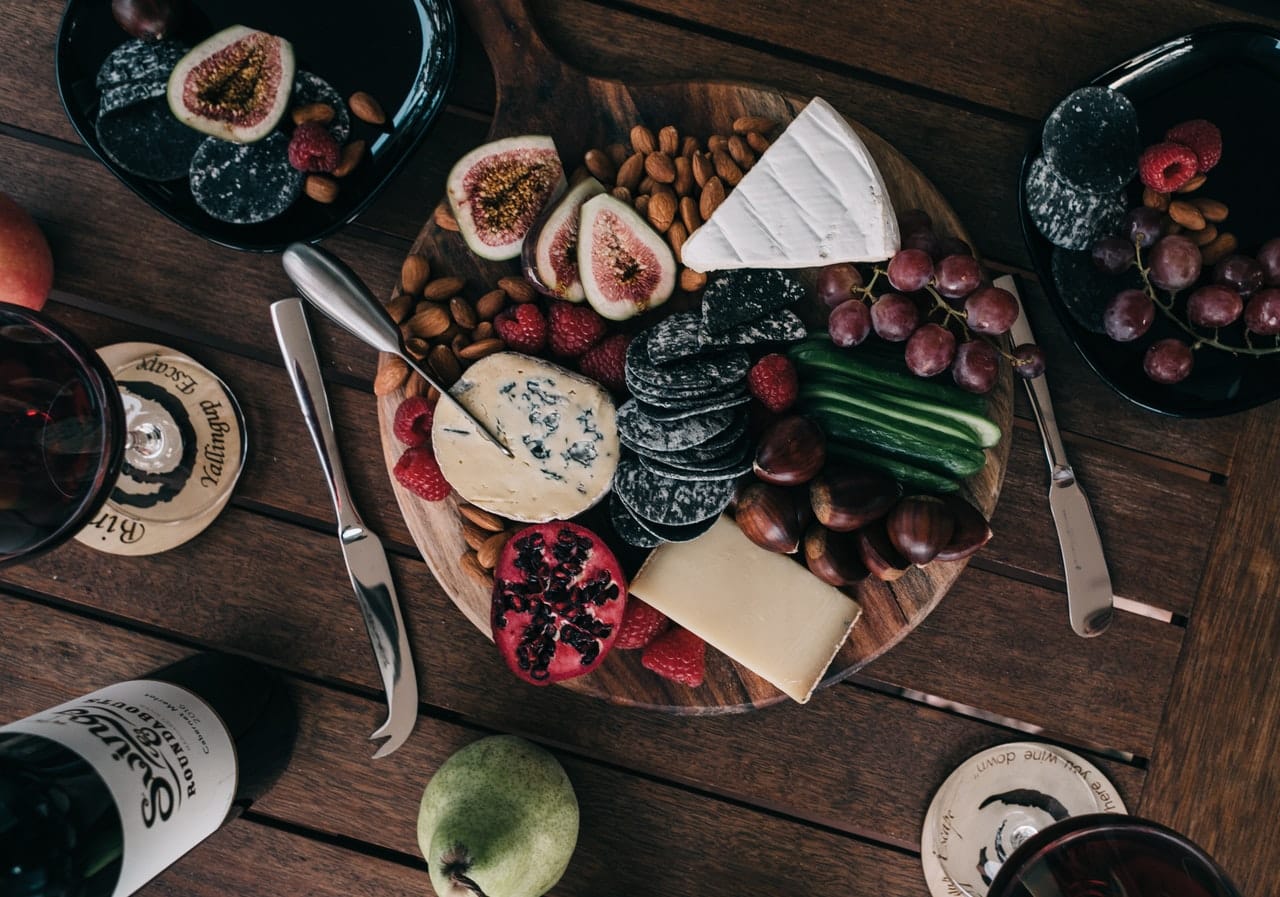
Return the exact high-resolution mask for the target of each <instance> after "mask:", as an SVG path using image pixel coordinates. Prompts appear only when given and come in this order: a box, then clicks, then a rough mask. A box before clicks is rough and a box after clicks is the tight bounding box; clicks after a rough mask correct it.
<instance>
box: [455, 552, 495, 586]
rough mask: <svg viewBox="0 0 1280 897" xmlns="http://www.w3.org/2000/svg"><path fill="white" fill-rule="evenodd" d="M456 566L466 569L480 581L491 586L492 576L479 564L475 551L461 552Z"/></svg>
mask: <svg viewBox="0 0 1280 897" xmlns="http://www.w3.org/2000/svg"><path fill="white" fill-rule="evenodd" d="M458 566H460V567H461V568H462V569H463V570H466V571H467V573H469V574H470V575H472V576H474V577H475V578H476V579H478V580H480V581H481V582H482V583H485V584H487V585H489V586H491V587H492V585H493V577H492V576H490V575H489V571H488V570H486V569H485V568H484V567H482V566H480V561H478V560H477V559H476V553H475V552H474V551H465V552H463V553H462V557H460V558H458Z"/></svg>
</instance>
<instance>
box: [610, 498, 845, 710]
mask: <svg viewBox="0 0 1280 897" xmlns="http://www.w3.org/2000/svg"><path fill="white" fill-rule="evenodd" d="M630 592H631V594H632V595H634V596H636V597H637V598H640V599H642V600H644V601H645V602H647V603H649V604H651V605H653V606H654V607H655V608H657V609H658V610H660V611H662V612H663V613H664V614H666V615H667V616H668V617H670V618H671V619H672V620H674V621H675V622H676V623H678V624H680V625H681V626H683V627H684V628H685V629H688V630H689V631H691V632H693V633H694V634H696V635H698V636H700V637H701V638H702V639H703V640H704V641H706V643H707V644H709V645H711V646H712V647H714V648H716V649H718V650H720V651H722V652H724V653H725V654H727V655H728V656H729V657H731V658H733V659H734V660H736V661H737V662H738V663H740V664H742V665H743V666H745V667H746V668H747V669H749V670H751V671H752V672H754V673H756V674H757V675H759V676H761V677H763V678H764V679H766V680H768V681H769V682H770V683H772V684H773V685H775V686H777V687H778V688H779V689H780V690H782V691H783V692H784V693H786V694H787V696H789V697H791V698H793V699H795V700H796V701H799V702H800V703H801V704H803V703H805V702H806V701H808V700H809V696H810V695H812V694H813V690H814V689H815V688H816V687H817V685H818V682H819V680H821V679H822V674H823V672H825V671H826V669H827V667H828V666H829V665H830V663H831V661H832V659H833V658H834V657H835V656H836V652H837V651H839V650H840V646H841V645H843V644H844V641H845V639H846V638H848V637H849V630H851V629H852V628H853V624H854V622H855V621H856V620H857V619H858V615H859V614H860V613H861V612H862V610H861V608H859V607H858V604H857V602H856V601H854V600H853V599H852V598H850V597H849V596H848V595H845V594H844V593H843V592H841V591H840V590H838V589H836V588H834V587H832V586H829V585H827V584H826V583H824V582H822V581H821V580H820V579H818V578H817V577H815V576H814V575H813V574H811V573H810V572H809V571H808V570H806V569H805V568H804V567H802V566H800V565H799V564H797V563H796V562H795V561H793V560H792V559H791V558H789V557H787V556H786V555H782V554H775V553H774V552H772V551H767V550H765V549H763V548H761V547H759V546H758V545H756V544H755V543H753V542H752V541H751V540H750V539H748V538H747V537H746V536H744V535H743V534H742V531H741V530H739V529H738V525H737V524H736V523H734V522H733V520H731V519H730V518H729V517H725V516H722V517H721V518H720V519H719V520H717V521H716V523H715V525H714V526H713V527H712V528H711V529H710V530H709V531H708V532H707V534H706V535H704V536H701V537H699V538H697V539H695V540H694V541H692V542H680V543H667V544H665V545H662V546H659V547H658V548H657V549H655V550H654V552H653V554H651V555H650V556H649V559H648V560H647V561H646V562H645V564H644V566H643V567H642V568H641V569H640V572H639V573H637V574H636V577H635V579H633V580H632V581H631V588H630Z"/></svg>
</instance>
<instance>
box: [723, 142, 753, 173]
mask: <svg viewBox="0 0 1280 897" xmlns="http://www.w3.org/2000/svg"><path fill="white" fill-rule="evenodd" d="M729 155H730V156H732V157H733V161H735V162H737V163H738V165H740V166H741V167H742V170H743V171H749V170H750V169H751V166H752V165H755V164H756V154H755V153H753V152H751V148H750V147H749V146H747V142H746V141H745V140H743V139H742V138H741V137H739V136H738V135H737V134H735V135H733V136H732V137H730V138H729Z"/></svg>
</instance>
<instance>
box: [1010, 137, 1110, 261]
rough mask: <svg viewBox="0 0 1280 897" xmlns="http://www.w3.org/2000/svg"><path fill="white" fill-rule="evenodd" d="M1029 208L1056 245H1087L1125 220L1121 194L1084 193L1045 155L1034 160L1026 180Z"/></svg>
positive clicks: (1041, 230) (1032, 215) (1083, 247)
mask: <svg viewBox="0 0 1280 897" xmlns="http://www.w3.org/2000/svg"><path fill="white" fill-rule="evenodd" d="M1025 195H1026V200H1027V212H1028V213H1029V214H1030V215H1031V220H1032V221H1033V222H1035V226H1036V229H1037V230H1039V231H1040V233H1042V234H1044V237H1045V239H1047V240H1048V241H1049V242H1050V243H1052V244H1053V245H1054V246H1061V247H1062V248H1063V249H1088V248H1090V247H1091V246H1092V245H1093V244H1094V242H1096V241H1097V240H1098V239H1099V238H1101V237H1105V236H1107V235H1108V234H1112V233H1115V232H1116V231H1117V230H1119V229H1120V226H1121V224H1122V223H1123V222H1124V215H1125V205H1124V201H1123V200H1122V198H1121V197H1120V195H1119V194H1115V193H1112V194H1099V193H1085V192H1084V191H1082V190H1077V189H1076V188H1075V187H1072V186H1071V185H1070V184H1068V183H1067V182H1066V181H1064V180H1063V179H1062V178H1060V177H1058V175H1057V173H1056V172H1055V171H1054V170H1053V167H1052V166H1051V165H1049V163H1048V162H1046V161H1045V159H1044V157H1043V156H1040V157H1039V158H1037V159H1036V160H1035V161H1034V162H1032V163H1031V170H1030V171H1028V172H1027V183H1026V193H1025Z"/></svg>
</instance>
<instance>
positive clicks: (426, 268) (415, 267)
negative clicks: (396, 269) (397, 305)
mask: <svg viewBox="0 0 1280 897" xmlns="http://www.w3.org/2000/svg"><path fill="white" fill-rule="evenodd" d="M430 279H431V263H430V262H428V261H427V257H426V256H424V255H418V254H417V253H416V252H415V253H411V254H410V255H406V256H405V257H404V261H403V262H401V264H400V289H402V290H404V291H405V292H406V293H409V294H410V295H414V296H416V295H417V294H418V293H421V292H422V288H423V287H425V286H426V285H427V281H428V280H430Z"/></svg>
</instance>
